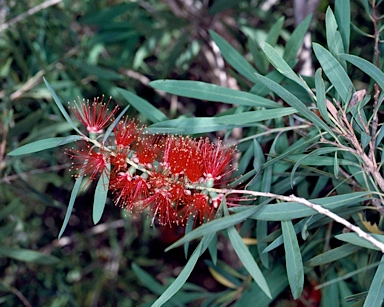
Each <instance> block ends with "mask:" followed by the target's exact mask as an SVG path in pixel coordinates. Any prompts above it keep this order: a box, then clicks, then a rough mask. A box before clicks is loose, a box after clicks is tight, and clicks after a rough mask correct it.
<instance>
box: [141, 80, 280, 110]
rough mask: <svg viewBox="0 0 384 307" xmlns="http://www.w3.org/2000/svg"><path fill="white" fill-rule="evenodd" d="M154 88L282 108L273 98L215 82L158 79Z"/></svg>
mask: <svg viewBox="0 0 384 307" xmlns="http://www.w3.org/2000/svg"><path fill="white" fill-rule="evenodd" d="M149 85H150V86H152V87H153V88H155V89H157V90H161V91H164V92H167V93H170V94H174V95H179V96H183V97H189V98H195V99H201V100H208V101H215V102H222V103H229V104H237V105H243V106H250V107H264V108H281V107H282V106H281V105H280V104H278V103H276V102H274V101H273V100H270V99H267V98H264V97H261V96H258V95H254V94H251V93H248V92H242V91H237V90H233V89H230V88H226V87H222V86H218V85H215V84H210V83H205V82H200V81H188V80H187V81H186V80H156V81H152V82H151V83H150V84H149Z"/></svg>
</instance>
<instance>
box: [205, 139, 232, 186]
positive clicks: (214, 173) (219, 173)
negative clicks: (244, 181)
mask: <svg viewBox="0 0 384 307" xmlns="http://www.w3.org/2000/svg"><path fill="white" fill-rule="evenodd" d="M235 154H236V148H233V147H225V146H223V142H222V141H221V140H219V141H218V143H217V144H214V143H211V142H210V141H209V140H208V139H206V140H205V142H204V144H203V145H202V155H203V161H204V168H205V171H204V172H205V176H206V177H207V178H208V179H214V180H219V179H221V178H222V177H223V176H225V175H227V174H229V173H230V172H231V171H233V169H232V168H231V164H230V163H231V161H232V160H233V158H234V156H235Z"/></svg>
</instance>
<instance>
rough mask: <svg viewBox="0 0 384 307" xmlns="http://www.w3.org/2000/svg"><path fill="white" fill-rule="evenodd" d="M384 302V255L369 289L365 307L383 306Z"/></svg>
mask: <svg viewBox="0 0 384 307" xmlns="http://www.w3.org/2000/svg"><path fill="white" fill-rule="evenodd" d="M383 300H384V255H383V256H382V257H381V262H380V264H379V267H378V268H377V270H376V273H375V276H374V277H373V280H372V283H371V286H370V287H369V291H368V295H367V298H366V299H365V302H364V307H371V306H383Z"/></svg>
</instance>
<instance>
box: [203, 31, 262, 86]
mask: <svg viewBox="0 0 384 307" xmlns="http://www.w3.org/2000/svg"><path fill="white" fill-rule="evenodd" d="M209 34H210V35H211V37H212V39H213V41H214V42H215V43H216V45H217V46H218V47H219V49H220V51H221V54H222V55H223V57H224V59H225V60H226V61H227V62H228V63H229V64H230V65H231V66H232V67H233V68H234V69H236V70H237V71H238V72H239V73H240V74H241V75H243V76H244V77H245V78H247V79H248V80H249V81H251V82H253V83H256V82H257V79H256V78H255V73H256V72H257V71H256V69H255V68H254V67H253V66H252V65H251V64H249V63H248V62H247V60H246V59H245V58H244V57H243V56H242V55H241V54H240V53H239V52H238V51H237V50H236V49H235V48H233V47H232V46H231V45H230V44H229V43H228V42H227V41H226V40H225V39H224V38H222V37H221V36H220V35H219V34H217V33H216V32H214V31H212V30H211V31H209Z"/></svg>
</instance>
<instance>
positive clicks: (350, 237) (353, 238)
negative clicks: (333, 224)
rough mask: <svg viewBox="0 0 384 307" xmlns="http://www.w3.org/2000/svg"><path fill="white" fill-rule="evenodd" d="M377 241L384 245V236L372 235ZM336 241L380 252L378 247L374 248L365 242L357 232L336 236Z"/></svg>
mask: <svg viewBox="0 0 384 307" xmlns="http://www.w3.org/2000/svg"><path fill="white" fill-rule="evenodd" d="M370 235H371V236H372V237H373V238H375V239H376V240H377V241H379V242H381V243H384V235H378V234H373V233H371V234H370ZM335 238H336V239H338V240H341V241H344V242H348V243H351V244H354V245H358V246H362V247H365V248H369V249H375V250H379V248H378V247H376V246H374V245H373V244H372V243H371V242H369V241H367V240H365V239H364V238H361V237H359V235H358V234H357V233H355V232H349V233H343V234H339V235H336V236H335Z"/></svg>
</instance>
